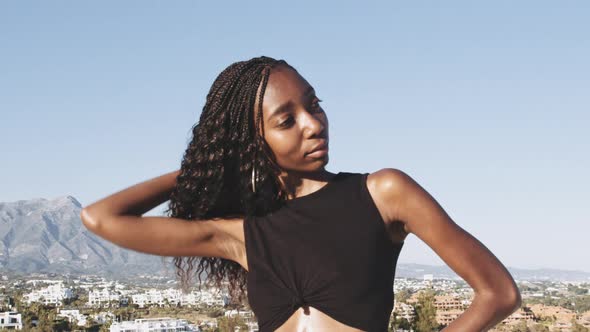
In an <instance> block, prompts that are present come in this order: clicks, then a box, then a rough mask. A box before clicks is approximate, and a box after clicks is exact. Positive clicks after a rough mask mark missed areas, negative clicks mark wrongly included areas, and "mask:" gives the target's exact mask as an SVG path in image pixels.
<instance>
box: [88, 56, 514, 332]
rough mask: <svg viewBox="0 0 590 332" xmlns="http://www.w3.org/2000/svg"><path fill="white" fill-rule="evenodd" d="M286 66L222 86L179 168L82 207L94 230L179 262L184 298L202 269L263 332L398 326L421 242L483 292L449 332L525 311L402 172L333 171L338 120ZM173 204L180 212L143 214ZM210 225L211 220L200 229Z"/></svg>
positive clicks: (251, 69)
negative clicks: (397, 283) (406, 280)
mask: <svg viewBox="0 0 590 332" xmlns="http://www.w3.org/2000/svg"><path fill="white" fill-rule="evenodd" d="M320 101H321V100H320V99H318V97H317V95H316V92H315V90H314V89H313V87H312V86H311V85H310V84H309V83H308V82H307V81H306V80H305V79H304V78H303V77H301V76H300V75H299V73H298V72H297V70H295V69H294V68H293V67H292V66H290V65H288V64H287V63H286V62H285V61H283V60H275V59H272V58H269V57H264V56H261V57H257V58H253V59H250V60H248V61H240V62H236V63H233V64H232V65H230V66H229V67H228V68H226V69H225V70H224V71H222V72H221V74H220V75H219V76H218V77H217V79H216V80H215V82H214V83H213V86H212V87H211V89H210V91H209V93H208V94H207V100H206V103H205V106H204V108H203V111H202V113H201V116H200V120H199V122H198V123H197V124H196V126H194V127H193V139H192V141H191V142H190V143H189V145H188V148H187V150H186V152H185V154H184V157H183V160H182V163H181V168H180V170H178V171H175V172H171V173H167V174H164V175H162V176H159V177H156V178H153V179H151V180H148V181H145V182H142V183H139V184H136V185H134V186H131V187H129V188H127V189H125V190H122V191H119V192H117V193H114V194H112V195H110V196H108V197H106V198H104V199H101V200H99V201H97V202H95V203H94V204H91V205H89V206H87V207H85V208H84V209H83V210H82V213H81V218H82V221H83V223H84V225H85V226H86V227H87V228H88V229H90V230H91V231H92V232H94V233H96V234H98V235H99V236H101V237H103V238H105V239H107V240H109V241H111V242H113V243H115V244H117V245H119V246H122V247H125V248H129V249H133V250H136V251H140V252H144V253H149V254H155V255H161V256H174V257H175V258H174V263H175V265H176V267H177V269H178V274H179V275H180V276H181V278H182V285H183V289H184V290H186V289H188V282H189V279H190V272H191V271H192V270H193V262H194V260H195V259H198V262H199V265H198V270H197V272H198V275H199V280H200V275H201V273H202V272H204V271H206V272H207V274H208V278H209V279H210V280H212V281H213V282H215V283H216V284H217V285H220V284H221V281H222V280H224V279H225V278H227V279H229V281H230V284H229V291H230V295H231V296H232V298H234V300H235V299H238V300H240V299H242V297H243V295H244V287H245V286H246V284H247V285H248V287H247V288H248V290H249V292H248V300H249V302H250V305H251V307H252V309H253V311H254V313H255V315H256V317H257V318H258V322H259V326H260V331H274V330H276V331H302V330H306V331H307V330H310V331H312V330H314V331H315V330H320V331H345V332H346V331H350V332H352V331H386V330H387V326H388V323H389V315H390V313H391V310H392V305H393V291H392V283H393V277H394V274H395V264H396V261H397V257H398V255H399V252H400V250H401V248H402V246H403V243H404V239H405V238H406V236H407V235H408V234H410V233H413V234H415V235H416V236H418V237H419V238H420V239H421V240H423V241H424V242H425V243H426V244H428V245H429V246H430V247H431V248H432V249H433V250H434V251H435V252H436V253H437V254H438V255H439V256H440V257H441V258H442V259H443V260H444V261H445V262H446V263H447V264H448V265H449V266H450V267H451V268H452V269H453V270H454V271H455V272H457V273H458V274H459V275H460V276H461V277H462V278H463V279H465V280H466V281H467V282H468V283H469V284H470V285H471V286H472V287H473V289H474V291H475V297H474V299H473V302H472V304H471V306H470V307H469V308H468V309H467V310H466V311H465V312H464V313H463V314H462V315H461V316H460V317H459V318H458V319H457V320H456V321H454V322H453V323H452V324H450V325H449V326H447V327H446V328H445V331H484V330H487V329H489V328H491V327H492V326H494V325H495V324H497V323H498V322H500V321H502V320H503V319H504V318H505V317H507V316H508V315H510V314H511V313H512V312H513V311H515V310H516V309H517V308H518V307H519V306H520V293H519V291H518V289H517V287H516V285H515V283H514V280H513V279H512V277H511V276H510V274H509V273H508V271H507V270H506V269H505V267H504V266H503V265H502V264H501V263H500V262H499V261H498V260H497V259H496V257H495V256H494V255H493V254H492V253H491V252H490V251H489V250H488V249H487V248H486V247H485V246H484V245H483V244H481V243H480V242H479V241H478V240H477V239H475V238H474V237H473V236H471V235H470V234H469V233H467V232H466V231H464V230H463V229H462V228H460V227H459V226H458V225H457V224H455V223H454V222H453V221H452V220H451V218H450V217H449V216H448V215H447V213H446V212H445V211H444V210H443V209H442V207H441V206H440V205H439V204H438V203H437V202H436V201H435V199H434V198H433V197H432V196H431V195H430V194H429V193H428V192H426V191H425V190H424V189H423V188H422V187H421V186H420V185H419V184H418V183H416V182H415V181H414V180H413V179H412V178H411V177H410V176H409V175H407V174H406V173H404V172H403V171H401V170H398V169H395V168H384V169H381V170H379V171H377V172H374V173H371V174H369V173H362V174H361V173H346V172H340V173H338V174H333V173H330V172H328V171H326V169H325V166H326V164H327V163H328V119H327V116H326V113H325V112H324V110H323V109H322V108H321V106H320V105H319V103H320ZM167 200H170V203H169V208H168V210H167V211H166V212H167V215H168V217H142V215H143V214H144V213H146V212H147V211H149V210H151V209H153V208H154V207H156V206H158V205H160V204H162V203H163V202H165V201H167ZM195 221H198V222H195Z"/></svg>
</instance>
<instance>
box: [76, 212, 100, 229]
mask: <svg viewBox="0 0 590 332" xmlns="http://www.w3.org/2000/svg"><path fill="white" fill-rule="evenodd" d="M80 219H81V220H82V224H83V225H84V226H85V227H86V228H87V229H88V230H90V231H92V232H94V231H95V230H96V229H97V228H98V220H97V218H96V217H95V216H93V215H92V214H91V213H90V211H89V210H88V209H87V208H83V209H82V211H81V212H80Z"/></svg>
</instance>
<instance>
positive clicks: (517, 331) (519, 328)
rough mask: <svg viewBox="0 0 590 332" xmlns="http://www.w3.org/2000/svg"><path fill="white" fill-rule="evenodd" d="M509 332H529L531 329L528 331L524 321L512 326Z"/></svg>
mask: <svg viewBox="0 0 590 332" xmlns="http://www.w3.org/2000/svg"><path fill="white" fill-rule="evenodd" d="M510 331H511V332H531V329H529V327H528V325H527V324H526V322H525V321H524V320H521V321H520V322H518V324H516V325H514V326H513V327H512V330H510Z"/></svg>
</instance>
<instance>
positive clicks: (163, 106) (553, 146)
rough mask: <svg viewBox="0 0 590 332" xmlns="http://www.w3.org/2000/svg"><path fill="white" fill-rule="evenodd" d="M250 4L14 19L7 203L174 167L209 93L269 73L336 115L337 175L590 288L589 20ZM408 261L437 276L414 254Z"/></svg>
mask: <svg viewBox="0 0 590 332" xmlns="http://www.w3.org/2000/svg"><path fill="white" fill-rule="evenodd" d="M251 3H254V2H252V1H248V2H245V1H234V2H223V1H217V2H212V1H208V2H205V1H202V2H198V1H174V2H163V1H125V2H124V3H121V2H116V1H96V2H90V1H67V2H66V1H51V2H48V1H37V2H30V1H3V2H1V3H0V112H1V117H0V150H1V151H2V152H1V155H2V161H1V163H2V172H0V201H4V202H6V201H9V202H10V201H16V200H23V199H32V198H38V197H44V198H49V199H50V198H55V197H58V196H63V195H72V196H74V197H76V198H77V199H78V200H79V201H80V202H81V203H82V204H83V205H87V204H90V203H92V202H94V201H95V200H98V199H100V198H102V197H104V196H106V195H108V194H111V193H113V192H115V191H118V190H120V189H123V188H125V187H127V186H129V185H132V184H135V183H137V182H140V181H143V180H146V179H148V178H151V177H154V176H157V175H160V174H163V173H165V172H168V171H172V170H174V169H177V168H179V167H180V160H181V157H182V153H183V152H184V150H185V148H186V145H187V143H188V140H189V139H190V129H191V127H192V126H193V125H194V124H195V123H196V122H197V121H198V118H199V115H200V113H201V110H202V107H203V104H204V101H205V96H206V93H207V91H208V89H209V87H210V86H211V84H212V82H213V80H214V79H215V77H216V76H217V75H218V74H219V72H220V71H221V70H223V69H224V68H225V67H226V66H228V65H229V64H230V63H232V62H235V61H239V60H245V59H248V58H251V57H254V56H259V55H268V56H272V57H275V58H282V59H285V60H287V61H288V62H289V63H291V64H292V65H293V66H295V67H296V68H297V69H298V70H299V71H300V73H302V74H303V75H304V77H305V78H306V79H307V80H308V81H309V82H310V83H311V84H312V85H314V87H315V88H316V90H317V93H318V96H319V97H320V98H322V99H323V100H324V102H323V106H324V108H325V110H326V112H327V114H328V116H329V119H330V163H329V165H328V170H330V171H333V172H337V171H351V172H373V171H376V170H379V169H381V168H384V167H393V168H398V169H401V170H403V171H405V172H406V173H408V174H409V175H410V176H412V177H413V178H414V179H415V180H416V181H418V183H420V184H421V185H422V186H423V187H424V188H425V189H426V190H428V191H429V192H430V193H431V194H432V195H433V196H434V197H435V198H436V199H437V201H438V202H439V203H440V204H441V205H442V206H443V208H445V210H446V211H447V212H448V213H449V215H450V216H451V217H452V218H453V220H455V222H457V223H458V224H459V225H461V226H462V227H463V228H465V229H466V230H467V231H469V232H470V233H472V234H473V235H475V236H476V237H477V238H478V239H480V240H481V241H482V242H483V243H484V244H485V245H486V246H487V247H488V248H490V249H491V250H492V252H494V253H495V254H496V256H498V258H500V260H501V261H502V262H504V263H505V264H506V265H508V266H515V267H523V268H538V267H553V268H563V269H578V270H585V271H590V261H589V260H588V259H587V253H588V252H590V244H589V243H590V238H589V235H590V219H589V215H590V204H589V203H588V199H589V198H590V175H589V174H588V172H589V170H590V154H589V153H588V150H589V147H590V134H589V130H588V128H589V120H590V116H589V110H590V60H589V59H590V38H589V36H590V20H589V19H588V18H589V17H590V3H589V2H587V1H539V0H536V1H488V2H485V3H484V2H473V1H445V2H440V1H405V2H393V1H383V2H382V3H375V2H374V3H361V2H358V1H354V2H342V1H338V2H336V1H334V2H332V3H327V2H323V3H322V2H312V1H293V2H291V4H284V3H282V2H281V3H280V4H279V2H276V1H264V2H263V1H257V2H255V3H256V4H255V5H251ZM162 208H163V206H160V207H158V208H156V209H154V210H152V211H151V212H150V214H157V213H159V212H160V211H161V210H162ZM584 252H586V254H584ZM400 262H404V263H407V262H413V263H427V264H443V262H442V260H440V259H439V258H438V257H437V256H436V255H435V254H434V252H433V251H432V250H430V248H429V247H427V246H426V245H424V244H423V243H422V242H421V241H420V240H419V239H418V238H417V237H416V236H413V235H410V236H409V237H408V239H407V243H406V246H405V247H404V250H403V252H402V254H401V257H400Z"/></svg>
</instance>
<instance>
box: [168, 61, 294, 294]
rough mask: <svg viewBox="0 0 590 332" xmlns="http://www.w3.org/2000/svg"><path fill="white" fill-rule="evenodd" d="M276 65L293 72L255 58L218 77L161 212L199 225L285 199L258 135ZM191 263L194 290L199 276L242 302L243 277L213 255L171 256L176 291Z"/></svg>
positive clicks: (234, 266) (270, 208) (254, 212)
mask: <svg viewBox="0 0 590 332" xmlns="http://www.w3.org/2000/svg"><path fill="white" fill-rule="evenodd" d="M277 65H285V66H288V67H290V68H292V69H294V68H293V67H292V66H290V65H289V64H287V62H285V61H284V60H275V59H273V58H270V57H266V56H260V57H257V58H252V59H250V60H247V61H239V62H235V63H232V64H231V65H229V66H228V67H227V68H226V69H224V70H223V71H222V72H221V73H220V74H219V75H218V77H217V78H216V79H215V81H214V82H213V84H212V86H211V88H210V90H209V92H208V93H207V98H206V102H205V105H204V107H203V110H202V113H201V115H200V118H199V122H198V123H197V124H195V125H194V126H193V127H192V134H193V137H192V140H191V141H190V143H189V144H188V147H187V149H186V150H185V153H184V155H183V158H182V162H181V169H180V174H179V176H178V177H177V184H176V186H175V188H174V189H173V191H172V193H171V195H170V202H169V204H168V209H167V210H166V211H165V214H167V215H168V216H170V217H175V218H183V219H187V220H194V221H203V220H210V219H217V218H230V217H238V216H239V217H246V216H252V215H261V214H266V213H268V212H270V211H273V210H274V209H276V208H278V207H279V206H280V205H281V204H282V202H283V201H284V199H285V197H286V193H285V192H284V191H283V190H282V189H281V186H280V183H279V181H278V178H277V174H278V172H279V169H278V166H277V165H276V162H275V161H274V160H273V157H272V153H270V151H269V147H268V146H267V144H266V143H265V142H264V140H263V139H262V138H261V135H260V134H259V131H258V128H260V129H261V130H262V136H263V135H264V126H263V125H262V101H263V97H264V91H265V89H266V85H267V83H268V78H269V76H270V72H271V69H272V68H274V67H275V66H277ZM259 87H260V92H259V93H258V94H257V92H258V89H259ZM257 100H258V101H259V103H258V107H257V109H256V110H254V106H255V103H256V101H257ZM253 167H256V171H257V174H258V176H257V183H256V193H253V192H252V190H251V184H250V174H251V171H252V168H253ZM195 260H197V261H198V266H197V270H196V274H197V276H198V280H199V284H202V282H203V281H202V279H201V275H202V274H203V273H206V275H207V281H208V282H213V283H214V284H215V285H216V286H217V287H219V288H221V285H222V283H223V281H224V280H225V279H228V281H229V293H230V297H231V298H232V300H233V301H234V302H241V301H242V299H243V298H244V295H245V281H246V278H245V277H246V271H245V270H244V269H243V268H242V267H241V266H240V265H239V264H238V263H236V262H233V261H230V260H226V259H223V258H217V257H174V265H175V266H176V270H177V271H176V275H177V276H178V277H179V278H180V280H181V285H182V290H183V292H185V293H186V292H188V290H189V287H190V285H189V281H190V279H191V278H192V272H193V269H194V262H195Z"/></svg>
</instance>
